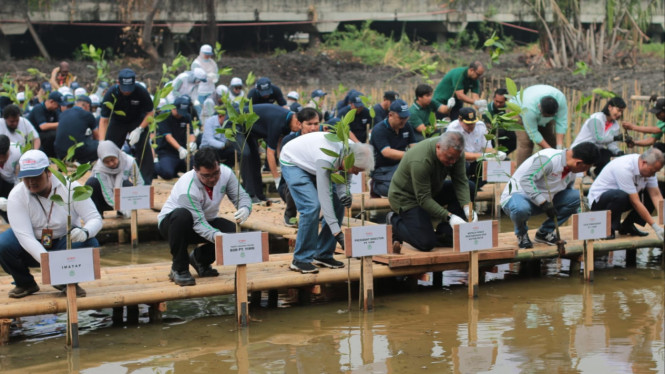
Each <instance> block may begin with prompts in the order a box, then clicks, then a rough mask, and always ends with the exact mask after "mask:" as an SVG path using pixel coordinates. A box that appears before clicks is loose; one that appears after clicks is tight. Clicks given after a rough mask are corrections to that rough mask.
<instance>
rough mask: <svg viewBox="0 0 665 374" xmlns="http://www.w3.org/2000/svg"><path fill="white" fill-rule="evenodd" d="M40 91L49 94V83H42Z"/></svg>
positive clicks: (50, 88)
mask: <svg viewBox="0 0 665 374" xmlns="http://www.w3.org/2000/svg"><path fill="white" fill-rule="evenodd" d="M42 89H43V90H44V92H51V90H53V87H51V83H49V82H44V83H42Z"/></svg>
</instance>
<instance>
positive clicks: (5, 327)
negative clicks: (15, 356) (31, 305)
mask: <svg viewBox="0 0 665 374" xmlns="http://www.w3.org/2000/svg"><path fill="white" fill-rule="evenodd" d="M11 326H12V320H11V319H9V318H3V319H0V345H3V344H7V343H9V331H10V328H11Z"/></svg>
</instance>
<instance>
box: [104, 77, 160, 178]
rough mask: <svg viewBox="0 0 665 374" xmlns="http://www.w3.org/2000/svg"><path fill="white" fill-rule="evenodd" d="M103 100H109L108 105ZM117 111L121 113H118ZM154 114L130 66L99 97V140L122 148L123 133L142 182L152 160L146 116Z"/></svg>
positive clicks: (152, 166) (148, 121)
mask: <svg viewBox="0 0 665 374" xmlns="http://www.w3.org/2000/svg"><path fill="white" fill-rule="evenodd" d="M106 103H109V105H110V106H111V108H113V109H111V108H109V107H108V106H107V105H106ZM119 112H122V114H123V115H121V114H120V113H119ZM153 114H154V112H153V103H152V99H151V98H150V94H149V93H148V91H147V90H146V89H145V88H143V87H142V86H140V85H137V84H136V74H135V73H134V71H132V70H131V69H122V70H120V73H118V84H116V85H114V86H113V87H111V88H110V89H109V90H108V91H106V94H105V95H104V99H103V100H102V113H101V118H100V119H99V139H101V140H110V141H112V142H113V143H115V145H116V146H118V148H122V145H123V143H124V142H125V138H127V134H129V146H130V147H134V148H133V150H132V152H133V153H132V154H133V156H134V157H135V158H136V162H137V163H138V164H139V167H140V168H141V176H142V177H143V180H144V181H145V183H146V185H150V184H151V183H152V175H153V171H154V168H155V163H154V161H153V157H152V147H151V146H150V142H148V135H149V131H147V128H148V125H149V123H150V117H152V116H153Z"/></svg>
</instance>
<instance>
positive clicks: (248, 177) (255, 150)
mask: <svg viewBox="0 0 665 374" xmlns="http://www.w3.org/2000/svg"><path fill="white" fill-rule="evenodd" d="M236 140H237V142H236V143H235V144H234V146H235V147H236V149H237V150H238V155H239V156H240V157H242V159H241V160H240V176H241V177H242V184H243V187H245V191H247V193H248V194H249V196H252V197H255V196H256V197H257V198H258V199H259V200H266V195H265V193H263V180H262V179H261V155H260V153H259V141H258V138H257V137H255V136H254V135H252V134H250V135H249V136H248V137H245V135H244V134H241V133H240V132H238V134H236Z"/></svg>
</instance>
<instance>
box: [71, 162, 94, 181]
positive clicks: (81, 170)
mask: <svg viewBox="0 0 665 374" xmlns="http://www.w3.org/2000/svg"><path fill="white" fill-rule="evenodd" d="M91 167H92V165H90V164H89V163H85V164H81V165H79V166H78V167H77V168H76V173H74V175H73V176H72V180H75V181H76V180H79V179H81V178H82V177H83V175H85V173H87V172H88V170H90V168H91Z"/></svg>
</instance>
